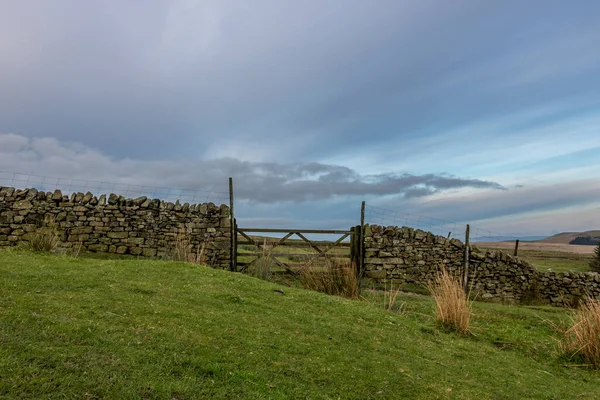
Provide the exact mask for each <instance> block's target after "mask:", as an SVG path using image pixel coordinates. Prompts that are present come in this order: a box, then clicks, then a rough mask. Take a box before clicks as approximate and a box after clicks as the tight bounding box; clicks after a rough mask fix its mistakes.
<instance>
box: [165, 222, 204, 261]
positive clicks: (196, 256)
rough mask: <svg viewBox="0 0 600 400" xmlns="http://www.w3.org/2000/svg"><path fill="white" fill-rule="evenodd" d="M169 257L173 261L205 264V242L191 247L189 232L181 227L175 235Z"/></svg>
mask: <svg viewBox="0 0 600 400" xmlns="http://www.w3.org/2000/svg"><path fill="white" fill-rule="evenodd" d="M171 258H172V259H173V261H183V262H189V263H193V264H203V265H204V264H206V262H207V259H206V243H205V242H203V243H202V245H200V246H197V247H196V249H195V250H194V248H193V247H192V244H191V239H190V232H189V231H187V230H186V229H184V228H182V229H180V230H179V232H177V233H176V235H175V243H174V244H173V248H172V250H171Z"/></svg>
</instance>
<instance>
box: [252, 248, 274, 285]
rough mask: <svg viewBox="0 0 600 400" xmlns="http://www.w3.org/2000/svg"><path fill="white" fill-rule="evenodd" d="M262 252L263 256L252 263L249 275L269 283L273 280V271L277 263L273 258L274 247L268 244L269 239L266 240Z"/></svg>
mask: <svg viewBox="0 0 600 400" xmlns="http://www.w3.org/2000/svg"><path fill="white" fill-rule="evenodd" d="M261 252H262V254H261V255H260V257H258V260H256V261H255V262H254V263H252V265H250V267H249V268H248V274H249V275H251V276H253V277H255V278H259V279H262V280H264V281H268V280H269V279H270V278H271V269H272V268H273V264H274V263H275V262H274V261H273V257H272V253H273V246H272V245H271V244H269V243H268V241H267V239H265V241H264V243H263V245H262V248H261Z"/></svg>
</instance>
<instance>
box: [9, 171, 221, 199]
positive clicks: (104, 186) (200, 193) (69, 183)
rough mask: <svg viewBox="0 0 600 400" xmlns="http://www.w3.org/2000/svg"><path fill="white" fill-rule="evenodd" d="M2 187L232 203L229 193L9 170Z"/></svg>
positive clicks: (65, 192)
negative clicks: (58, 176)
mask: <svg viewBox="0 0 600 400" xmlns="http://www.w3.org/2000/svg"><path fill="white" fill-rule="evenodd" d="M0 186H9V187H14V188H16V189H26V188H34V189H37V190H40V191H45V192H48V191H50V192H53V191H54V190H56V189H58V190H60V191H61V192H63V193H64V194H71V193H76V192H82V193H86V192H91V193H92V194H94V195H95V196H101V195H103V194H107V195H108V194H110V193H115V194H118V195H122V196H124V197H126V198H136V197H142V196H145V197H148V198H151V199H160V200H163V201H170V202H175V201H177V200H179V201H180V202H181V203H190V204H198V203H210V202H212V203H215V204H228V202H229V192H218V191H210V190H201V189H187V188H174V187H163V186H148V185H135V184H130V183H116V182H104V181H94V180H87V179H74V178H57V177H51V176H44V175H35V174H27V173H19V172H8V171H0Z"/></svg>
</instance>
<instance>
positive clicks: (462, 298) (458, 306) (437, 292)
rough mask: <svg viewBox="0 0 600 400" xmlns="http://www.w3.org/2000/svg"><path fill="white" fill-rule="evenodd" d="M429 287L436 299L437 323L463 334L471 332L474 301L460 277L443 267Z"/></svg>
mask: <svg viewBox="0 0 600 400" xmlns="http://www.w3.org/2000/svg"><path fill="white" fill-rule="evenodd" d="M427 289H428V290H429V291H430V293H431V295H432V296H433V299H434V300H435V316H436V321H437V323H438V324H440V325H441V326H443V327H444V328H447V329H451V330H453V331H456V332H458V333H460V334H462V335H467V334H469V327H470V322H471V314H472V302H471V301H470V300H469V298H468V296H467V294H466V293H465V288H464V285H463V284H462V282H461V280H460V278H458V277H455V276H452V275H450V273H449V272H448V271H447V270H446V269H445V268H442V270H441V271H438V273H437V276H436V277H435V279H434V281H433V282H429V283H428V284H427Z"/></svg>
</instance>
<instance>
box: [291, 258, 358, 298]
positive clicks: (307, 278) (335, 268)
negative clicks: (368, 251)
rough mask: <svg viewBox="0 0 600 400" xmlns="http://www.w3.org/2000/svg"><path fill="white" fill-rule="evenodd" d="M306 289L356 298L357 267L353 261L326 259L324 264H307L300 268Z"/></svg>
mask: <svg viewBox="0 0 600 400" xmlns="http://www.w3.org/2000/svg"><path fill="white" fill-rule="evenodd" d="M300 281H301V285H302V287H304V288H305V289H310V290H315V291H317V292H322V293H327V294H331V295H336V296H342V297H347V298H349V299H355V298H357V297H358V294H359V287H358V283H359V280H358V277H357V275H356V268H355V266H354V264H353V263H351V262H348V261H347V262H343V261H339V260H331V259H324V265H322V266H314V265H310V264H308V265H305V266H304V267H302V269H301V270H300Z"/></svg>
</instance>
